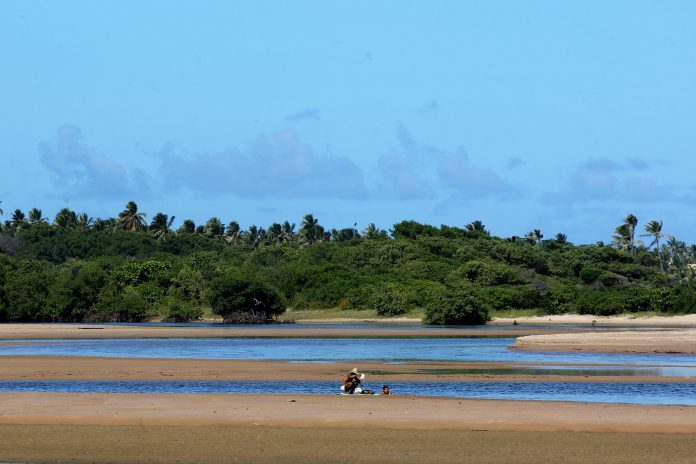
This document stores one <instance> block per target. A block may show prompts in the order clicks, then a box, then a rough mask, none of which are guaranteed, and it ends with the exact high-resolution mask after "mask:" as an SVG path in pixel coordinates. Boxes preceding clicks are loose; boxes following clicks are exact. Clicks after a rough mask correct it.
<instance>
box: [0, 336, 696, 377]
mask: <svg viewBox="0 0 696 464" xmlns="http://www.w3.org/2000/svg"><path fill="white" fill-rule="evenodd" d="M13 343H16V344H13V345H6V346H0V354H2V355H41V356H105V357H135V358H203V359H251V360H279V361H299V362H338V361H346V362H353V361H358V360H371V361H384V362H393V363H402V362H410V361H465V362H515V363H522V364H526V365H534V364H536V363H560V364H631V365H644V366H648V365H650V366H696V355H680V354H632V353H631V354H626V353H555V352H526V351H513V350H509V349H508V347H509V346H510V345H512V344H513V343H514V339H510V338H444V339H439V338H438V339H432V338H427V339H423V338H415V339H414V338H407V339H379V338H375V339H358V340H352V339H342V338H340V339H316V338H180V339H177V338H168V339H104V340H45V341H37V340H30V341H23V342H22V341H14V340H13ZM687 375H691V374H687Z"/></svg>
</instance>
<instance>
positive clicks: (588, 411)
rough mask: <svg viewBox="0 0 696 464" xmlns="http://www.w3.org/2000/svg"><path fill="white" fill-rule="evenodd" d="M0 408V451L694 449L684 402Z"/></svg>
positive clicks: (207, 453)
mask: <svg viewBox="0 0 696 464" xmlns="http://www.w3.org/2000/svg"><path fill="white" fill-rule="evenodd" d="M0 408H2V411H3V414H2V415H1V416H0V433H2V434H3V438H4V439H3V441H2V445H0V459H1V460H5V461H11V460H22V461H31V462H55V461H58V460H62V459H69V460H70V462H122V463H130V462H144V461H147V462H173V461H174V460H175V461H176V462H256V463H259V462H280V463H285V462H345V454H346V453H349V454H350V455H351V456H355V459H353V460H354V461H356V462H361V463H373V462H374V463H396V462H409V463H410V462H413V463H455V462H464V463H481V462H483V463H494V462H525V463H526V462H529V463H532V462H539V460H540V459H553V461H552V462H571V463H589V462H598V460H599V462H606V463H628V462H635V461H636V460H638V459H640V461H641V462H657V460H658V458H659V459H660V460H662V461H663V462H679V463H681V462H683V463H686V462H691V459H692V455H693V454H692V453H693V452H694V451H696V440H694V439H693V438H694V435H693V433H696V408H693V407H681V406H635V405H600V404H577V403H561V402H559V403H539V402H521V401H487V400H458V399H451V398H426V397H419V398H414V397H400V396H394V397H341V396H325V395H312V396H309V395H292V396H284V395H283V396H280V395H117V394H69V393H59V394H42V393H1V394H0ZM78 436H79V437H80V438H79V439H77V437H78Z"/></svg>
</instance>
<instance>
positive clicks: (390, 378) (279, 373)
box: [0, 356, 696, 387]
mask: <svg viewBox="0 0 696 464" xmlns="http://www.w3.org/2000/svg"><path fill="white" fill-rule="evenodd" d="M356 364H357V365H358V366H359V368H360V370H361V371H363V372H365V373H367V374H368V378H367V382H368V383H369V384H370V385H373V386H377V387H378V386H380V384H382V383H389V382H410V381H435V382H489V381H496V382H633V383H637V382H683V383H693V382H696V377H683V376H682V377H667V376H652V375H640V376H638V375H635V376H632V375H591V376H590V375H564V374H563V373H562V372H561V371H559V373H558V374H551V373H544V374H538V373H534V372H533V371H529V373H520V372H514V373H500V372H499V373H491V372H490V371H496V370H497V371H505V370H509V369H513V370H518V369H520V367H521V366H519V365H517V364H515V363H496V362H414V363H408V364H385V363H381V362H374V361H369V362H367V361H363V362H354V363H350V364H349V363H288V362H283V361H250V360H241V361H240V360H229V359H171V358H166V359H158V358H98V357H81V356H80V357H78V356H0V380H205V381H215V380H220V381H225V380H227V381H273V380H276V381H293V380H300V381H335V382H337V383H338V382H339V381H340V379H341V378H342V376H343V375H344V373H345V372H347V371H348V370H350V369H351V368H352V367H354V366H355V365H356ZM563 365H564V366H565V365H566V364H563ZM536 366H538V367H539V368H544V367H545V366H558V364H555V363H544V364H537V365H536ZM583 366H586V367H590V368H591V367H592V366H591V365H587V364H585V365H583ZM569 367H571V368H572V366H569ZM603 367H604V368H606V367H607V365H603ZM613 367H615V368H616V370H617V371H619V372H621V370H622V369H626V368H628V369H630V368H631V366H622V365H615V366H613Z"/></svg>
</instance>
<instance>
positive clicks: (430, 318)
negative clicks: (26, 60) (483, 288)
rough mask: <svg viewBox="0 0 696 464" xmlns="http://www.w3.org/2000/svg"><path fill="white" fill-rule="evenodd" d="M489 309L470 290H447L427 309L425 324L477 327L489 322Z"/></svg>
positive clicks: (437, 296)
mask: <svg viewBox="0 0 696 464" xmlns="http://www.w3.org/2000/svg"><path fill="white" fill-rule="evenodd" d="M488 319H489V317H488V307H487V305H486V304H485V303H484V302H483V299H482V298H481V297H480V296H479V295H477V294H476V292H475V291H474V290H472V289H470V288H451V287H450V288H445V289H444V290H442V291H441V292H439V293H438V295H436V296H435V297H434V298H433V300H432V301H431V302H430V303H429V304H428V305H427V306H426V308H425V317H424V318H423V322H424V323H426V324H437V325H476V324H485V323H486V321H488Z"/></svg>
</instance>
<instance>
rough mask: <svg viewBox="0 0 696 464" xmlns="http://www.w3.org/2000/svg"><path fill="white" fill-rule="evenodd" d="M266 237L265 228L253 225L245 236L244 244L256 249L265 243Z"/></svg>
mask: <svg viewBox="0 0 696 464" xmlns="http://www.w3.org/2000/svg"><path fill="white" fill-rule="evenodd" d="M265 235H266V231H265V230H264V228H263V227H256V226H254V225H252V226H250V227H249V229H248V230H247V231H246V233H245V234H244V242H245V243H246V244H247V245H250V246H253V247H256V246H259V244H260V243H261V242H262V241H263V239H264V237H265Z"/></svg>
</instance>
